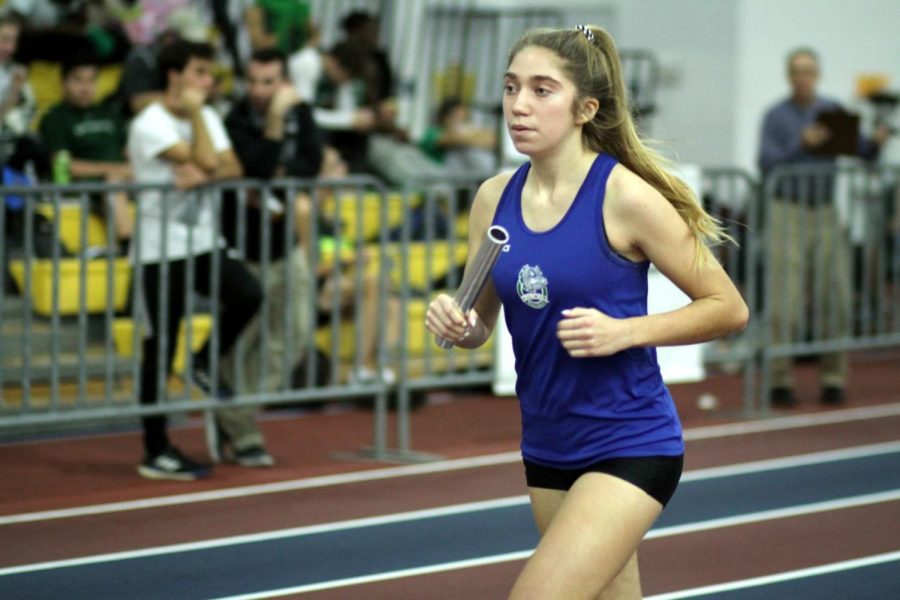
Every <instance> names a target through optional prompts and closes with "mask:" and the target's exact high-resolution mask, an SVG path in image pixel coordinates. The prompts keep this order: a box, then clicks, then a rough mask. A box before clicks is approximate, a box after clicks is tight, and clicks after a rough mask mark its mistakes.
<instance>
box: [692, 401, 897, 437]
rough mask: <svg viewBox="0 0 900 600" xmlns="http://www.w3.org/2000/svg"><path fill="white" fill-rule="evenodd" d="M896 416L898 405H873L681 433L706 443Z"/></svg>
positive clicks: (696, 428) (698, 428) (693, 429)
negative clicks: (727, 438) (712, 440)
mask: <svg viewBox="0 0 900 600" xmlns="http://www.w3.org/2000/svg"><path fill="white" fill-rule="evenodd" d="M898 415H900V403H897V402H894V403H891V404H876V405H874V406H861V407H859V408H848V409H844V410H830V411H827V412H821V413H813V414H808V415H790V416H786V417H774V418H771V419H760V420H756V421H742V422H739V423H726V424H724V425H709V426H707V427H694V428H691V429H686V430H685V431H684V439H685V440H688V441H693V440H708V439H712V438H720V437H731V436H734V435H747V434H750V433H766V432H770V431H781V430H784V429H802V428H804V427H819V426H822V425H834V424H836V423H848V422H850V421H866V420H869V419H880V418H883V417H895V416H898Z"/></svg>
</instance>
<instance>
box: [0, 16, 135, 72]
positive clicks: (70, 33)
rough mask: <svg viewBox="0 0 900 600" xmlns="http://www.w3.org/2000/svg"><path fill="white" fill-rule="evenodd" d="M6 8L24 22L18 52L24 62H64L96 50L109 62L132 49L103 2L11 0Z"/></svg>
mask: <svg viewBox="0 0 900 600" xmlns="http://www.w3.org/2000/svg"><path fill="white" fill-rule="evenodd" d="M5 8H6V10H8V11H10V12H13V13H15V14H17V15H18V16H19V17H21V19H22V22H23V23H24V28H23V30H22V40H21V43H20V44H19V50H18V53H17V58H18V59H19V60H21V61H22V62H24V63H30V62H32V61H37V60H41V61H48V62H62V61H63V60H65V59H66V58H68V57H70V56H74V55H77V54H85V53H93V54H94V55H95V56H96V57H97V58H98V60H99V61H100V62H103V63H104V64H106V63H115V62H119V61H121V60H122V58H123V57H124V56H125V54H126V53H127V52H128V47H129V43H128V40H127V38H126V37H125V34H124V33H123V32H122V30H121V28H120V27H119V24H118V22H117V21H116V20H115V19H113V18H112V14H111V13H110V12H108V11H107V10H105V8H106V7H105V6H104V4H103V3H98V2H84V1H74V2H60V1H58V0H7V2H6V7H5Z"/></svg>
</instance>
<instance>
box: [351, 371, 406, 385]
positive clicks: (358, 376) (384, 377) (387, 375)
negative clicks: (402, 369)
mask: <svg viewBox="0 0 900 600" xmlns="http://www.w3.org/2000/svg"><path fill="white" fill-rule="evenodd" d="M377 381H383V382H384V383H385V384H386V385H394V384H395V383H397V374H396V373H394V370H393V369H391V368H390V367H382V369H381V375H380V376H379V374H378V373H376V372H375V371H373V370H372V369H370V368H369V367H359V368H358V369H356V370H355V371H354V372H353V374H352V375H351V376H350V382H351V383H358V384H366V383H375V382H377Z"/></svg>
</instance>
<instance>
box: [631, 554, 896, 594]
mask: <svg viewBox="0 0 900 600" xmlns="http://www.w3.org/2000/svg"><path fill="white" fill-rule="evenodd" d="M896 561H900V551H898V552H888V553H885V554H876V555H873V556H866V557H863V558H857V559H854V560H847V561H843V562H836V563H830V564H827V565H821V566H818V567H811V568H808V569H798V570H796V571H785V572H783V573H776V574H774V575H765V576H763V577H753V578H752V579H742V580H740V581H730V582H728V583H721V584H718V585H707V586H704V587H698V588H693V589H689V590H681V591H678V592H670V593H667V594H658V595H656V596H648V597H647V598H646V600H682V599H685V598H696V597H697V596H708V595H709V594H716V593H721V592H730V591H733V590H742V589H747V588H751V587H760V586H764V585H771V584H773V583H781V582H784V581H793V580H795V579H803V578H806V577H815V576H818V575H827V574H829V573H839V572H841V571H849V570H852V569H860V568H863V567H871V566H873V565H880V564H884V563H889V562H896Z"/></svg>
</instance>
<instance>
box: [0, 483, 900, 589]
mask: <svg viewBox="0 0 900 600" xmlns="http://www.w3.org/2000/svg"><path fill="white" fill-rule="evenodd" d="M897 500H900V490H892V491H889V492H879V493H876V494H863V495H860V496H851V497H848V498H840V499H838V500H829V501H825V502H813V503H810V504H800V505H796V506H792V507H789V508H784V509H775V510H766V511H760V512H756V513H747V514H745V515H738V516H735V517H725V518H719V519H709V520H706V521H697V522H694V523H687V524H685V525H675V526H672V527H666V528H663V529H658V530H651V531H650V532H649V533H648V534H647V538H646V539H654V538H661V537H671V536H675V535H685V534H688V533H694V532H697V531H708V530H710V529H717V528H722V527H732V526H735V525H747V524H750V523H758V522H761V521H769V520H773V519H784V518H788V517H797V516H803V515H807V514H816V513H821V512H826V511H833V510H841V509H846V508H855V507H860V506H868V505H871V504H881V503H885V502H894V501H897ZM525 504H528V496H510V497H508V498H500V499H497V500H486V501H483V502H468V503H465V504H454V505H451V506H443V507H440V508H429V509H426V510H416V511H409V512H402V513H395V514H392V515H382V516H378V517H367V518H363V519H352V520H348V521H336V522H333V523H323V524H321V525H308V526H304V527H294V528H291V529H281V530H278V531H269V532H265V533H254V534H247V535H238V536H230V537H225V538H218V539H213V540H205V541H202V542H188V543H184V544H171V545H168V546H157V547H154V548H144V549H142V550H129V551H126V552H112V553H108V554H97V555H94V556H84V557H81V558H72V559H65V560H55V561H48V562H42V563H32V564H28V565H19V566H15V567H6V568H3V569H0V577H2V576H5V575H16V574H20V573H30V572H34V571H46V570H51V569H61V568H66V567H77V566H83V565H92V564H97V563H105V562H113V561H120V560H129V559H134V558H146V557H149V556H159V555H162V554H175V553H179V552H192V551H195V550H208V549H212V548H221V547H224V546H234V545H238V544H249V543H254V542H267V541H271V540H278V539H284V538H289V537H301V536H306V535H314V534H321V533H331V532H335V531H346V530H350V529H359V528H362V527H372V526H376V525H386V524H391V523H401V522H410V521H417V520H421V519H431V518H439V517H445V516H448V515H457V514H463V513H471V512H477V511H482V510H492V509H497V508H509V507H513V506H522V505H525ZM493 558H494V557H490V556H489V557H484V560H493ZM473 560H476V561H477V560H482V559H473ZM466 562H470V561H466ZM437 566H439V565H437ZM381 575H386V574H379V576H381ZM353 579H355V578H353ZM317 585H318V584H317Z"/></svg>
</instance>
